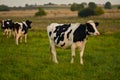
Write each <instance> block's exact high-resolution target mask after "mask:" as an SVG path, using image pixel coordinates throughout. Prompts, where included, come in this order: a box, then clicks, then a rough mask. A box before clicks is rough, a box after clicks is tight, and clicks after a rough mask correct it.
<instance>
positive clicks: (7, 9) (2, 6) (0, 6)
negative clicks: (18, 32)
mask: <svg viewBox="0 0 120 80" xmlns="http://www.w3.org/2000/svg"><path fill="white" fill-rule="evenodd" d="M9 10H10V9H9V7H8V6H6V5H0V11H9Z"/></svg>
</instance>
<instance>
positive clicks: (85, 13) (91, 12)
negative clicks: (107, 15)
mask: <svg viewBox="0 0 120 80" xmlns="http://www.w3.org/2000/svg"><path fill="white" fill-rule="evenodd" d="M101 14H104V10H103V9H102V8H101V7H96V8H95V9H91V8H85V9H82V10H80V11H79V12H78V16H79V17H88V16H93V15H101Z"/></svg>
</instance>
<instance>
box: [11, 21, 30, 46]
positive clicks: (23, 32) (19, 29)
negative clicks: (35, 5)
mask: <svg viewBox="0 0 120 80" xmlns="http://www.w3.org/2000/svg"><path fill="white" fill-rule="evenodd" d="M31 23H32V21H30V20H26V21H24V22H14V27H13V32H14V38H15V41H16V45H18V44H19V39H20V42H22V38H23V36H24V37H25V43H27V32H28V29H29V28H31Z"/></svg>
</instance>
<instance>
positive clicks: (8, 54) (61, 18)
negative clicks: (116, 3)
mask: <svg viewBox="0 0 120 80" xmlns="http://www.w3.org/2000/svg"><path fill="white" fill-rule="evenodd" d="M35 12H36V10H32V11H27V10H26V11H13V12H12V11H10V12H0V19H6V18H10V19H12V20H13V21H20V22H21V21H24V20H26V19H29V20H32V22H33V23H32V29H31V30H29V31H28V43H27V44H25V43H24V41H23V43H21V44H19V46H16V45H15V41H14V38H13V36H12V37H11V38H6V37H5V36H3V35H2V32H1V28H0V80H120V75H119V74H120V11H118V12H117V10H114V11H106V13H105V14H104V15H102V16H94V17H88V18H78V17H77V14H76V13H77V12H71V11H69V10H63V9H62V10H50V11H49V10H47V12H48V13H49V15H48V16H45V17H34V16H33V15H34V13H35ZM58 13H59V14H58ZM10 14H11V15H10ZM5 15H6V16H5ZM65 15H66V16H65ZM69 15H70V16H69ZM90 19H92V20H94V21H98V22H99V23H100V25H99V27H98V30H99V31H100V33H101V35H100V36H97V37H94V36H89V38H88V43H87V45H86V49H85V53H84V65H80V64H79V52H78V51H76V52H77V53H76V58H75V63H74V64H70V59H71V54H70V52H71V51H70V50H69V49H67V50H64V49H57V53H58V60H59V64H54V63H53V62H52V61H51V58H50V53H49V41H48V36H47V32H46V27H47V26H48V25H49V24H50V23H53V22H57V23H76V22H77V23H78V22H80V23H85V22H86V21H88V20H90Z"/></svg>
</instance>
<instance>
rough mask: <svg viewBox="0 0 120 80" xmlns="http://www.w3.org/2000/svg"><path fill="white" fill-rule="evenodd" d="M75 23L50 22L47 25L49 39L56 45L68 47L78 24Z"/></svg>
mask: <svg viewBox="0 0 120 80" xmlns="http://www.w3.org/2000/svg"><path fill="white" fill-rule="evenodd" d="M79 25H80V24H79V23H76V24H58V23H52V24H50V25H49V26H48V27H47V32H48V36H49V39H50V40H51V41H53V42H54V43H55V45H56V46H58V47H63V48H68V47H70V46H71V44H72V42H73V32H74V31H75V30H76V28H77V27H78V26H79Z"/></svg>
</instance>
